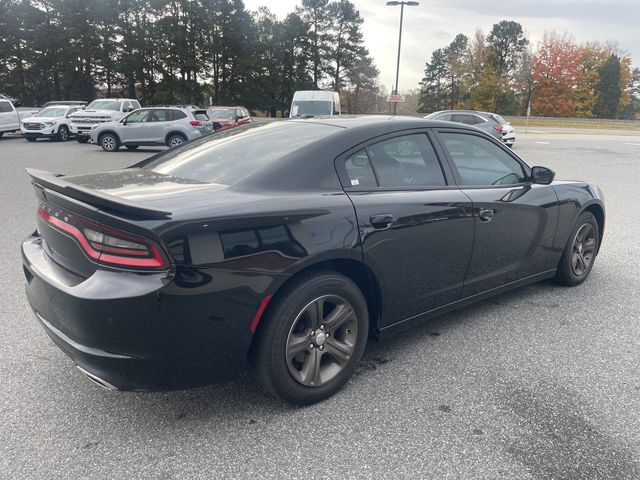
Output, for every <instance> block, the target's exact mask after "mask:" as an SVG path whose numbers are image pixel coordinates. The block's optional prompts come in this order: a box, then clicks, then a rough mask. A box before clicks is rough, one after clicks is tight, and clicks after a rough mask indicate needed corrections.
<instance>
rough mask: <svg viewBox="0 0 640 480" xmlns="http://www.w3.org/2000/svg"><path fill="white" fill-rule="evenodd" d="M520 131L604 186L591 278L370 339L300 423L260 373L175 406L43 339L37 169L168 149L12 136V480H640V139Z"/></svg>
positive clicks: (7, 350) (6, 223)
mask: <svg viewBox="0 0 640 480" xmlns="http://www.w3.org/2000/svg"><path fill="white" fill-rule="evenodd" d="M531 131H536V132H539V133H530V134H528V135H520V136H519V138H518V143H517V144H516V152H518V153H519V154H520V155H521V156H522V157H523V158H524V159H525V160H526V161H527V162H528V163H529V164H531V165H544V166H548V167H551V168H552V169H554V170H555V171H556V172H557V178H559V179H585V180H594V181H596V182H598V183H599V185H600V187H601V188H602V189H603V191H604V193H605V199H606V206H607V215H608V217H607V228H606V233H605V239H604V244H603V246H602V250H601V253H600V255H599V257H598V258H597V260H596V264H595V267H594V269H593V271H592V273H591V276H590V277H589V279H588V280H587V281H586V282H585V283H584V284H583V285H581V286H579V287H575V288H565V287H559V286H556V285H554V284H552V283H541V284H537V285H533V286H530V287H525V288H521V289H519V290H516V291H513V292H511V293H508V294H505V295H502V296H499V297H496V298H494V299H492V300H489V301H485V302H482V303H479V304H476V305H474V306H471V307H468V308H465V309H464V310H461V311H458V312H455V313H451V314H447V315H446V316H443V317H440V318H438V319H436V320H434V321H431V322H429V323H427V324H424V325H422V326H420V327H418V328H417V329H414V330H411V331H409V332H408V333H404V334H400V335H398V336H396V337H394V338H392V339H390V340H387V341H384V342H381V343H377V344H371V345H369V347H368V350H367V352H366V353H365V357H364V360H363V362H362V364H361V366H360V368H359V370H358V372H357V374H356V375H355V376H354V378H353V379H352V380H351V381H350V383H349V384H348V385H347V386H346V388H344V389H343V390H342V391H341V392H340V393H339V394H338V395H336V396H335V397H333V398H331V399H329V400H327V401H325V402H323V403H321V404H319V405H314V406H311V407H305V408H293V407H290V406H287V405H284V404H282V403H279V402H277V401H274V400H271V399H269V398H267V397H265V396H264V395H263V394H262V392H261V391H260V390H259V389H258V388H257V387H256V386H255V385H254V384H253V382H252V381H251V379H250V378H243V379H240V380H238V381H235V382H232V383H228V384H224V385H216V386H211V387H207V388H202V389H197V390H190V391H181V392H169V393H117V392H115V393H114V392H108V391H105V390H102V389H100V388H98V387H96V386H94V385H93V384H91V383H90V382H89V381H87V380H86V379H85V378H83V377H82V376H81V375H80V373H79V372H78V371H77V370H76V369H75V368H73V364H72V362H71V361H70V360H69V359H68V358H67V357H65V355H64V354H63V353H62V352H61V351H59V350H58V348H57V347H55V346H54V345H53V344H52V343H51V342H50V341H49V339H48V337H47V336H46V334H45V333H44V331H43V330H42V329H41V328H40V327H39V326H38V325H37V324H36V321H35V319H34V318H33V316H32V313H31V312H30V309H29V307H28V305H27V302H26V299H25V297H24V294H23V282H24V280H23V277H24V276H23V272H22V265H21V258H20V250H19V247H20V242H21V240H22V238H23V237H24V236H25V235H27V234H28V233H29V232H30V231H31V230H32V229H33V228H34V224H35V209H36V201H35V196H34V195H33V192H32V190H31V187H30V185H29V181H28V178H27V175H26V174H25V173H24V168H25V167H34V168H40V169H44V170H50V171H56V172H61V173H82V172H89V171H96V170H110V169H116V168H121V167H124V166H127V165H130V164H132V163H135V162H136V161H139V160H142V159H144V158H146V157H147V156H149V155H150V154H152V153H154V152H156V151H159V150H160V149H152V148H149V149H143V148H141V149H139V150H138V151H136V152H129V151H126V150H123V151H121V152H120V153H117V154H113V153H106V152H103V151H102V150H101V149H99V147H97V146H95V145H80V144H77V143H76V142H74V141H72V142H68V143H66V144H61V143H50V142H47V141H38V142H37V143H35V144H27V142H26V141H24V140H23V139H21V138H19V137H12V136H6V135H5V137H3V138H1V139H0V164H1V165H2V175H1V176H0V182H1V188H0V195H1V197H0V198H1V201H0V208H1V213H2V219H3V228H2V233H1V234H0V251H2V252H3V256H2V257H1V258H0V267H1V270H2V271H3V272H4V273H3V275H2V276H1V277H0V286H1V288H2V291H3V294H2V297H1V298H2V302H1V315H0V328H1V329H2V334H1V335H0V386H1V389H2V395H0V478H7V479H9V478H10V479H14V480H17V479H23V478H24V479H45V478H47V479H48V478H86V479H115V478H123V479H125V478H126V479H137V478H153V479H169V478H175V479H183V478H207V479H210V478H275V479H288V478H295V479H299V478H335V479H342V478H349V479H356V478H375V479H380V478H411V479H419V478H433V479H498V478H509V479H511V478H513V479H540V478H549V479H561V478H562V479H569V478H571V479H574V478H580V479H582V478H584V479H626V478H629V479H632V478H640V368H639V367H640V313H639V312H640V274H639V272H640V255H638V248H639V247H640V241H639V240H638V239H639V238H640V213H639V208H638V204H639V202H640V190H639V185H640V135H638V134H636V135H634V134H633V133H632V132H630V133H629V134H624V132H618V133H622V134H619V135H600V134H597V132H596V133H595V134H592V133H591V132H587V134H579V135H573V134H567V133H557V134H556V133H550V131H549V130H543V129H533V128H532V129H530V132H531Z"/></svg>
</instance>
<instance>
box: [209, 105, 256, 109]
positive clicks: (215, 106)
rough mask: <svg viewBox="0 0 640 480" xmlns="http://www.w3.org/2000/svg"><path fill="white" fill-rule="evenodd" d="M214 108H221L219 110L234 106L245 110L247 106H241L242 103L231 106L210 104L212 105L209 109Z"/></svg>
mask: <svg viewBox="0 0 640 480" xmlns="http://www.w3.org/2000/svg"><path fill="white" fill-rule="evenodd" d="M212 108H216V109H219V110H232V109H234V108H243V109H245V110H246V109H247V108H246V107H243V106H240V105H238V106H235V107H230V106H228V105H210V106H208V107H207V110H209V109H212Z"/></svg>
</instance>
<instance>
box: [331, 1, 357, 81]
mask: <svg viewBox="0 0 640 480" xmlns="http://www.w3.org/2000/svg"><path fill="white" fill-rule="evenodd" d="M329 15H330V18H332V19H333V26H332V28H331V29H330V31H329V45H330V47H329V50H328V52H327V60H328V62H329V65H328V69H327V71H328V74H329V76H330V78H331V80H330V84H331V87H332V89H333V90H335V91H338V92H339V91H340V89H341V88H342V87H343V86H344V85H345V83H347V82H348V78H349V77H348V72H349V70H350V69H351V68H352V67H353V65H354V64H355V63H356V61H357V59H358V54H359V53H360V52H361V49H362V48H363V37H362V31H361V26H362V22H363V20H362V17H361V16H360V12H358V10H356V8H355V6H354V5H353V3H351V2H350V1H349V0H338V1H337V2H333V3H331V4H330V5H329Z"/></svg>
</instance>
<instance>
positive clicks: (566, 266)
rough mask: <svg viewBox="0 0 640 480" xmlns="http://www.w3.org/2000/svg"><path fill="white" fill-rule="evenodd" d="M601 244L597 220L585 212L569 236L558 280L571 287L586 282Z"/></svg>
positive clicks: (559, 267) (557, 276)
mask: <svg viewBox="0 0 640 480" xmlns="http://www.w3.org/2000/svg"><path fill="white" fill-rule="evenodd" d="M599 242H600V229H599V227H598V222H597V221H596V218H595V217H594V216H593V214H592V213H591V212H583V213H582V214H581V215H580V216H579V217H578V220H577V221H576V224H575V226H574V227H573V230H572V231H571V235H569V240H568V241H567V244H566V246H565V248H564V253H563V254H562V258H561V259H560V264H559V265H558V273H557V275H556V279H557V280H558V281H559V282H560V283H562V284H564V285H569V286H574V285H579V284H581V283H582V282H584V281H585V280H586V278H587V277H588V276H589V273H590V272H591V269H592V268H593V262H594V261H595V258H596V255H597V253H598V246H599Z"/></svg>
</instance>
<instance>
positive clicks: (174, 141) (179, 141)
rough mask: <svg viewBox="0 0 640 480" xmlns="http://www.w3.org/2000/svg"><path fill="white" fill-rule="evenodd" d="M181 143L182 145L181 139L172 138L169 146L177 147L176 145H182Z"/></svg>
mask: <svg viewBox="0 0 640 480" xmlns="http://www.w3.org/2000/svg"><path fill="white" fill-rule="evenodd" d="M183 143H184V140H182V137H173V138H172V139H171V140H170V142H169V146H170V147H177V146H178V145H182V144H183Z"/></svg>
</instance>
